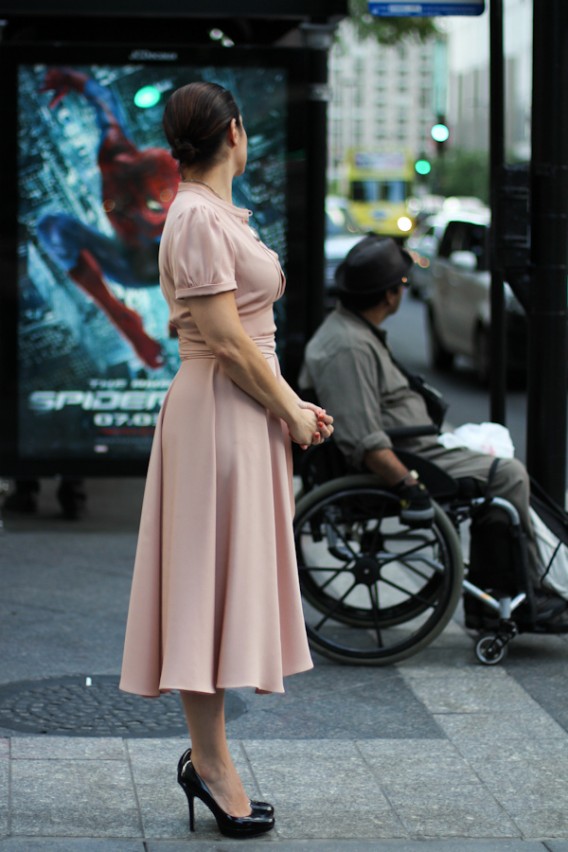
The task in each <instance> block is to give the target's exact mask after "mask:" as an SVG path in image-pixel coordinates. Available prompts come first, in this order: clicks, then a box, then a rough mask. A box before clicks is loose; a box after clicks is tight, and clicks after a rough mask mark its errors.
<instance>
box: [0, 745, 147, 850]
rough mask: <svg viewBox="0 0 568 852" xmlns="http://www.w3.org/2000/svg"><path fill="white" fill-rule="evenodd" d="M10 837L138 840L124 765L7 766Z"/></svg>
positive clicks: (45, 763)
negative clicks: (12, 835) (10, 805)
mask: <svg viewBox="0 0 568 852" xmlns="http://www.w3.org/2000/svg"><path fill="white" fill-rule="evenodd" d="M12 833H13V834H14V835H30V836H38V835H39V836H45V837H50V836H65V837H69V836H76V837H91V838H102V837H122V838H132V837H140V835H141V830H140V821H139V818H138V809H137V807H136V800H135V794H134V788H133V785H132V780H131V776H130V770H129V767H128V765H127V764H126V762H125V763H120V762H119V761H115V760H106V761H102V760H101V761H91V760H89V761H74V760H14V761H12Z"/></svg>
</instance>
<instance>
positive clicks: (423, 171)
mask: <svg viewBox="0 0 568 852" xmlns="http://www.w3.org/2000/svg"><path fill="white" fill-rule="evenodd" d="M414 171H415V172H416V174H417V175H429V174H430V172H431V171H432V166H431V165H430V163H429V162H428V160H416V162H415V163H414Z"/></svg>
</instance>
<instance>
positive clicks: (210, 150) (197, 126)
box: [163, 82, 241, 166]
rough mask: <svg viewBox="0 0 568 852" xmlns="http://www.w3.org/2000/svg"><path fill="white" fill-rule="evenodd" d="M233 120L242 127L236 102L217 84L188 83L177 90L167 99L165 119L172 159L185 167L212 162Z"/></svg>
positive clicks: (165, 130) (164, 123)
mask: <svg viewBox="0 0 568 852" xmlns="http://www.w3.org/2000/svg"><path fill="white" fill-rule="evenodd" d="M233 118H234V119H235V120H236V122H237V124H238V125H239V126H240V124H241V115H240V112H239V108H238V106H237V105H236V103H235V99H234V98H233V96H232V94H231V93H230V92H229V91H228V90H227V89H224V88H223V87H222V86H218V85H217V83H207V82H203V83H188V85H187V86H182V87H181V89H176V91H175V92H174V93H173V94H172V95H170V98H169V99H168V102H167V104H166V108H165V110H164V118H163V125H164V132H165V134H166V138H167V140H168V142H169V143H170V146H171V149H172V157H173V158H174V159H175V160H179V162H180V165H182V166H192V165H197V164H200V165H207V164H209V163H211V162H212V161H213V160H215V157H216V155H217V153H218V151H219V149H220V147H221V144H222V142H223V137H224V134H225V131H226V130H227V128H228V126H229V125H230V123H231V121H232V120H233Z"/></svg>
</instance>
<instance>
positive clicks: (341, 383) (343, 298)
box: [299, 236, 568, 628]
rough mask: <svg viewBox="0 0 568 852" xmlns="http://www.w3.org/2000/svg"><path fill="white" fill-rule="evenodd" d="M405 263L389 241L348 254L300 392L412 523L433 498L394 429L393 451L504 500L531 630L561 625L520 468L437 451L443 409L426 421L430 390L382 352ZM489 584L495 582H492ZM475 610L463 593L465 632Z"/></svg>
mask: <svg viewBox="0 0 568 852" xmlns="http://www.w3.org/2000/svg"><path fill="white" fill-rule="evenodd" d="M411 264H412V259H411V257H410V255H409V254H408V252H406V251H405V250H404V249H402V248H400V247H399V246H398V245H397V243H396V242H395V241H394V240H392V239H385V238H380V237H377V236H368V237H365V239H363V240H362V241H361V242H359V243H358V244H357V245H356V246H355V247H354V248H352V249H351V251H350V252H349V253H348V254H347V256H346V258H345V260H344V261H343V263H342V264H341V265H340V266H339V267H338V269H337V272H336V278H335V284H336V286H335V293H336V295H337V297H338V304H337V306H336V307H335V309H334V310H333V311H332V312H331V313H330V314H329V315H328V316H327V317H326V319H325V320H324V322H323V323H322V325H321V326H320V327H319V329H318V330H317V331H316V333H315V334H314V336H313V337H312V339H311V340H310V341H309V343H308V345H307V348H306V353H305V360H304V365H303V368H302V371H301V374H300V380H299V383H300V386H301V387H302V388H304V389H313V391H314V392H315V395H316V397H317V399H318V402H319V403H320V404H321V405H322V406H324V407H325V408H328V409H329V410H330V411H333V414H334V418H335V419H334V427H335V435H334V438H335V443H336V445H337V447H338V448H339V450H340V451H341V453H342V455H343V457H344V458H345V460H346V461H347V464H348V465H349V466H350V467H352V468H355V469H358V470H364V469H368V470H370V471H372V472H373V473H374V474H376V475H377V476H378V477H379V478H380V479H381V480H382V482H383V483H384V485H385V486H387V487H389V488H390V489H392V490H393V491H394V492H395V493H396V494H397V496H398V497H399V499H400V501H401V506H402V510H403V511H404V512H406V519H407V520H408V521H409V522H412V521H414V522H415V523H418V524H419V523H421V522H427V520H428V517H429V516H430V514H429V513H431V503H430V496H429V493H428V490H427V488H426V486H425V485H424V484H423V483H422V482H421V481H420V479H419V477H418V476H417V474H416V472H415V471H412V470H409V469H408V468H407V467H406V466H405V464H404V463H403V461H402V459H401V458H399V457H398V456H397V454H396V452H395V451H394V449H393V441H392V439H391V437H389V434H392V433H393V431H394V432H395V433H398V434H399V435H400V434H401V433H402V435H403V437H397V440H396V449H397V450H403V451H404V450H406V451H410V452H412V453H416V454H418V455H419V456H420V457H421V458H425V459H428V460H429V461H431V462H433V463H434V464H435V465H436V466H437V467H438V468H441V469H442V470H443V471H446V472H447V473H448V474H449V475H450V476H451V477H452V478H453V479H454V480H457V481H458V482H459V483H464V482H468V483H469V484H470V486H471V485H472V484H473V486H474V488H475V489H476V490H477V494H475V495H472V496H485V495H486V494H487V495H489V494H490V495H491V496H495V497H501V498H504V499H505V500H508V501H509V502H510V503H511V504H512V505H513V506H514V507H515V508H516V510H517V512H518V513H519V516H520V521H521V526H522V528H523V530H524V533H525V535H526V539H527V550H528V562H529V565H528V570H529V576H530V579H531V582H532V584H533V586H534V596H535V604H536V610H537V619H538V622H539V623H541V624H543V625H545V624H555V623H556V622H558V621H559V620H560V621H564V620H567V617H568V612H567V607H568V602H567V601H565V600H564V599H563V598H561V597H559V596H557V595H554V594H552V593H548V592H545V591H543V590H542V589H541V588H540V584H539V582H538V581H539V576H540V575H539V570H538V569H539V564H538V559H539V557H538V552H537V547H536V543H535V536H534V531H533V527H532V524H531V520H530V515H529V499H530V485H529V478H528V475H527V472H526V470H525V468H524V466H523V464H522V463H521V462H520V461H518V460H517V459H500V460H499V461H498V463H496V462H495V459H494V458H493V457H492V456H489V455H485V454H482V453H478V452H473V451H471V450H468V449H464V448H453V449H446V448H445V447H443V446H442V445H441V444H439V443H438V440H437V434H438V432H439V427H440V426H441V420H442V417H443V411H444V408H445V407H444V408H441V409H440V411H439V413H440V415H441V416H440V417H438V418H437V421H436V422H433V420H432V416H431V415H432V413H433V408H432V402H433V401H435V393H436V392H433V393H432V389H428V388H427V387H426V390H427V392H429V398H428V400H426V399H425V396H424V392H423V388H421V387H420V382H419V380H418V378H417V377H414V376H412V375H410V374H408V373H407V372H406V371H405V370H404V368H403V367H402V366H401V365H400V364H398V363H397V362H396V360H395V359H394V358H393V356H392V354H391V352H390V350H389V347H388V345H387V335H386V332H385V331H384V330H383V329H382V328H381V326H382V324H383V323H384V321H385V320H386V319H388V317H389V316H391V315H393V314H394V313H395V312H396V311H397V310H398V308H399V306H400V303H401V299H402V295H403V290H404V286H405V285H406V283H407V276H408V272H409V269H410V266H411ZM427 401H428V406H427ZM429 411H430V413H429ZM412 427H417V428H416V429H413V428H412ZM419 427H426V428H419ZM413 432H414V433H416V432H418V433H420V434H413ZM425 432H427V433H429V434H424V433H425ZM405 433H406V434H405ZM409 433H410V434H409ZM492 570H493V569H492ZM494 584H495V585H498V584H499V577H495V583H494ZM476 603H477V602H476V601H475V600H474V599H471V598H470V597H469V596H467V595H466V598H465V601H464V605H465V610H466V626H468V627H472V628H479V627H481V626H483V625H482V624H480V623H479V610H478V608H476Z"/></svg>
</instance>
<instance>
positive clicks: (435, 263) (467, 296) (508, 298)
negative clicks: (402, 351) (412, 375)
mask: <svg viewBox="0 0 568 852" xmlns="http://www.w3.org/2000/svg"><path fill="white" fill-rule="evenodd" d="M489 226H490V214H489V211H488V210H482V211H478V212H476V213H467V214H461V215H457V216H456V217H455V218H453V219H451V220H450V221H448V223H447V225H446V228H445V230H444V233H443V236H442V238H441V240H440V244H439V246H438V252H437V254H436V256H435V257H434V259H433V260H432V290H431V294H430V297H429V299H428V306H427V309H428V337H429V346H430V357H431V361H432V365H433V366H434V367H436V368H437V369H445V370H447V369H449V368H450V367H451V366H452V364H453V361H454V358H455V357H456V356H458V355H463V356H466V357H467V358H469V359H471V360H473V362H474V364H475V369H476V372H477V374H478V376H479V379H480V380H481V381H482V382H487V380H488V378H489V373H490V368H491V364H490V356H489V340H490V337H489V333H490V325H491V303H490V286H491V273H490V270H489ZM505 310H506V319H507V366H508V369H509V370H510V371H511V372H519V371H521V370H524V369H525V368H526V347H527V322H526V316H525V313H524V310H523V308H522V307H521V305H520V303H519V302H518V301H517V299H516V297H515V296H514V294H513V291H512V290H511V288H510V287H509V286H508V285H507V284H505Z"/></svg>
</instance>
